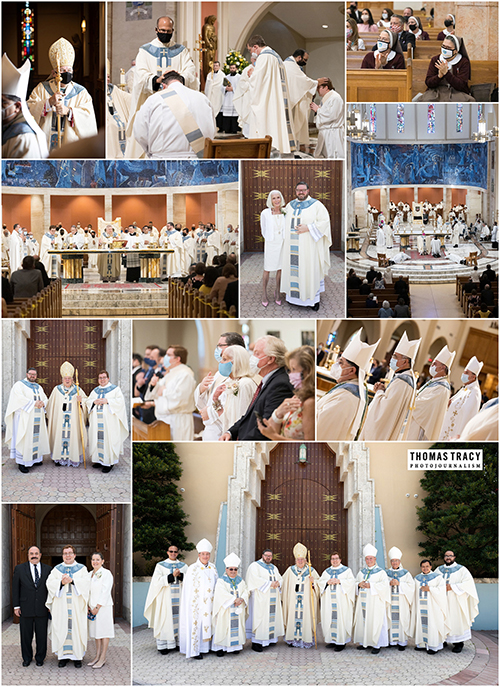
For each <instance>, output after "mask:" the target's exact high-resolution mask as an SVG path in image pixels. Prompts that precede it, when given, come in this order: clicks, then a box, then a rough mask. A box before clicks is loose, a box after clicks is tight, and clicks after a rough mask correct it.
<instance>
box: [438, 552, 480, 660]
mask: <svg viewBox="0 0 500 687" xmlns="http://www.w3.org/2000/svg"><path fill="white" fill-rule="evenodd" d="M437 572H439V573H440V574H441V575H442V576H443V578H444V581H445V583H446V608H447V610H446V624H447V625H448V636H447V638H446V639H447V641H448V642H451V643H452V644H453V649H452V652H453V653H454V654H459V653H460V652H461V651H462V649H463V647H464V642H465V641H467V640H468V639H470V638H471V631H470V630H471V625H472V623H473V622H474V618H475V617H476V616H477V614H478V613H479V611H478V603H479V598H478V595H477V590H476V585H475V583H474V578H473V577H472V575H471V574H470V572H469V571H468V570H467V568H466V567H465V565H460V564H459V563H457V562H456V556H455V554H454V552H453V551H446V553H445V554H444V565H440V566H439V568H438V570H437Z"/></svg>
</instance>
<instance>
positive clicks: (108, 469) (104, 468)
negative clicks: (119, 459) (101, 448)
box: [102, 465, 113, 472]
mask: <svg viewBox="0 0 500 687" xmlns="http://www.w3.org/2000/svg"><path fill="white" fill-rule="evenodd" d="M112 469H113V466H112V465H105V466H104V467H103V469H102V471H103V472H111V470H112Z"/></svg>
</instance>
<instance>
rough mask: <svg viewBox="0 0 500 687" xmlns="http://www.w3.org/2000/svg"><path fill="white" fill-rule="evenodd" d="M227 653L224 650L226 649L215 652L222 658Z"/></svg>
mask: <svg viewBox="0 0 500 687" xmlns="http://www.w3.org/2000/svg"><path fill="white" fill-rule="evenodd" d="M225 653H226V652H225V651H224V649H219V650H218V651H216V652H215V654H216V656H218V657H219V658H222V657H223V656H224V654H225Z"/></svg>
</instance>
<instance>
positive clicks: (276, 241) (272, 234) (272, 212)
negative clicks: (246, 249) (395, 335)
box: [260, 191, 286, 308]
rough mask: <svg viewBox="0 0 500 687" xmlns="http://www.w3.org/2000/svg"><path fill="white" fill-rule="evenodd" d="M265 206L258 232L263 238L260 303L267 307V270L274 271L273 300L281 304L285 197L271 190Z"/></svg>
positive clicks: (279, 192)
mask: <svg viewBox="0 0 500 687" xmlns="http://www.w3.org/2000/svg"><path fill="white" fill-rule="evenodd" d="M266 205H267V207H266V208H265V210H263V211H262V212H261V213H260V233H261V234H262V236H263V238H264V275H263V279H262V305H263V306H264V308H267V306H268V305H269V301H268V300H267V285H268V283H269V272H276V291H275V294H274V300H275V302H276V304H277V305H281V299H280V288H281V261H282V253H283V239H284V236H285V214H284V207H285V205H286V203H285V199H284V198H283V195H282V193H281V191H271V193H270V194H269V195H268V196H267V202H266Z"/></svg>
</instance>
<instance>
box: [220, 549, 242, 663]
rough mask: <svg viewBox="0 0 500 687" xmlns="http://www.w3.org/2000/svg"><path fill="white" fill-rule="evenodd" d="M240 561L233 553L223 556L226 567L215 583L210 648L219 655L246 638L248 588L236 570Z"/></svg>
mask: <svg viewBox="0 0 500 687" xmlns="http://www.w3.org/2000/svg"><path fill="white" fill-rule="evenodd" d="M240 563H241V559H240V558H239V556H237V555H236V554H235V553H230V554H229V555H228V556H226V557H225V558H224V565H225V566H226V571H225V573H224V575H223V576H222V577H219V579H218V580H217V582H216V583H215V594H214V605H213V610H212V628H213V644H212V650H213V651H215V652H216V653H217V656H219V657H221V656H224V654H225V653H233V652H239V651H241V650H242V649H243V645H244V644H245V641H246V636H245V620H246V616H247V612H248V588H247V585H246V582H245V580H244V579H243V578H242V577H240V575H239V574H238V568H239V566H240Z"/></svg>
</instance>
